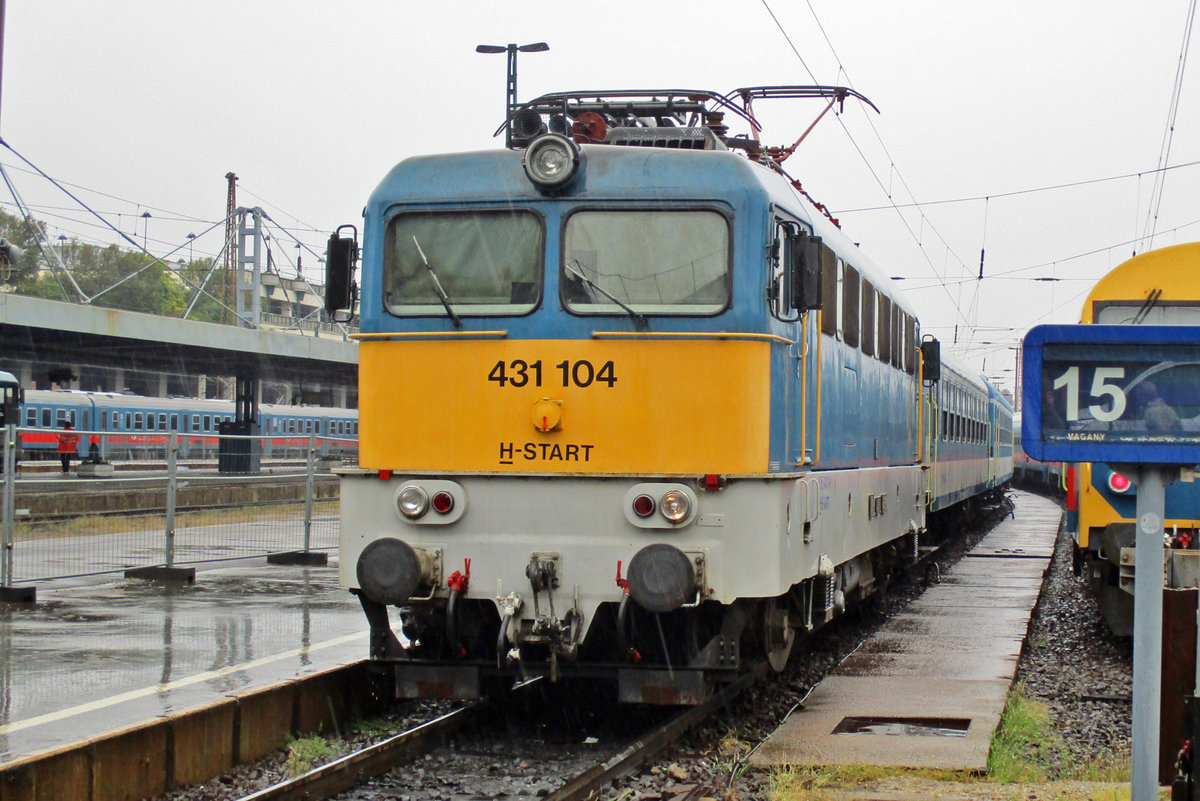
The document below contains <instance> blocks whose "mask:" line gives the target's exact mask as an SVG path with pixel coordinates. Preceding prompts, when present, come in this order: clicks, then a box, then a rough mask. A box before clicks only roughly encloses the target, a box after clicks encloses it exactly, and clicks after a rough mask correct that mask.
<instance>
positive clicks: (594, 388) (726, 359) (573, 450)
mask: <svg viewBox="0 0 1200 801" xmlns="http://www.w3.org/2000/svg"><path fill="white" fill-rule="evenodd" d="M770 355H771V343H770V342H764V341H737V340H733V341H711V340H710V341H671V340H665V341H620V340H617V341H597V340H519V341H513V340H507V339H505V340H492V341H480V340H462V341H440V342H429V341H397V340H386V341H364V342H362V344H361V346H360V352H359V436H360V448H359V463H360V465H361V466H362V467H366V468H368V469H373V470H384V469H386V470H399V471H404V470H413V471H501V472H505V471H511V472H536V473H546V472H551V473H553V472H563V473H651V474H655V473H667V474H705V473H760V472H766V470H767V463H768V451H769V442H768V440H769V434H770V392H771V390H770Z"/></svg>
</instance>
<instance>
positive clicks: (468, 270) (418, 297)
mask: <svg viewBox="0 0 1200 801" xmlns="http://www.w3.org/2000/svg"><path fill="white" fill-rule="evenodd" d="M544 250H545V233H544V229H543V225H542V221H541V218H540V217H538V216H537V215H536V214H534V213H532V212H529V211H521V210H504V211H482V210H480V211H445V212H419V213H417V212H412V213H403V214H398V215H396V216H395V217H393V218H392V219H391V220H390V221H389V222H388V225H387V231H386V233H385V235H384V252H383V292H384V306H385V307H386V308H387V310H388V311H389V312H390V313H392V314H394V315H397V316H403V317H427V316H431V315H437V316H443V315H445V314H446V308H445V306H444V305H443V302H442V300H443V299H442V297H441V295H440V293H439V291H438V289H439V287H440V288H441V291H442V292H443V293H444V295H445V301H446V303H447V304H448V305H449V306H450V307H451V308H452V309H453V310H454V312H455V314H461V315H514V314H527V313H529V312H530V311H533V309H534V308H536V306H537V303H538V299H539V297H540V296H541V284H542V258H543V257H542V254H543V252H544Z"/></svg>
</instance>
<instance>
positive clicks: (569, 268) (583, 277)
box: [563, 259, 646, 326]
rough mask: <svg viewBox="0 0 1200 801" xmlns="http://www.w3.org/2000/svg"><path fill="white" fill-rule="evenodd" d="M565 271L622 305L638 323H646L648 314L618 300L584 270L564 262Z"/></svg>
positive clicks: (641, 324) (574, 260)
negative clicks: (584, 272)
mask: <svg viewBox="0 0 1200 801" xmlns="http://www.w3.org/2000/svg"><path fill="white" fill-rule="evenodd" d="M571 261H572V262H574V263H575V264H579V260H578V259H572V260H571ZM563 271H564V272H567V273H570V274H571V275H573V276H575V277H576V278H578V279H579V280H580V281H582V282H583V283H584V284H586V285H587V286H589V287H591V288H592V289H594V290H596V291H597V292H599V293H600V294H601V295H603V296H604V297H606V298H608V299H609V300H611V301H612V302H613V303H615V304H617V305H618V306H620V307H621V309H622V310H624V312H625V313H626V314H628V315H629V316H630V317H632V318H633V321H634V322H635V323H637V324H638V325H639V326H644V325H645V324H646V315H644V314H639V313H638V312H635V311H634V310H633V309H631V308H629V307H628V306H626V305H625V304H624V303H622V302H621V301H619V300H617V298H616V296H614V295H613V294H612V293H611V292H609V291H608V290H606V289H605V288H604V287H602V286H600V285H599V284H597V283H596V282H595V281H593V280H592V279H590V278H588V277H587V276H586V275H584V274H583V271H582V270H579V269H576V268H575V267H572V266H571V265H570V264H564V265H563Z"/></svg>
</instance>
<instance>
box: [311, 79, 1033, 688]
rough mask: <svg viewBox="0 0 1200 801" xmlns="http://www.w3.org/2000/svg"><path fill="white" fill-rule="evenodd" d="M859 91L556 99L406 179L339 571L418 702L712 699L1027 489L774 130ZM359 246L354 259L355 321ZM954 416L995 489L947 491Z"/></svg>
mask: <svg viewBox="0 0 1200 801" xmlns="http://www.w3.org/2000/svg"><path fill="white" fill-rule="evenodd" d="M854 94H855V93H854V92H852V91H851V90H847V89H842V88H834V87H769V88H759V89H746V90H739V91H738V92H737V93H735V94H732V95H730V96H723V95H719V94H716V93H712V92H693V91H683V92H621V93H591V92H589V93H567V94H559V95H549V96H545V97H542V98H539V99H538V100H535V101H533V102H531V103H528V104H526V105H525V106H523V107H522V108H521V109H520V110H519V111H518V112H517V113H516V114H514V116H513V117H512V118H511V119H510V121H509V125H510V130H511V133H512V140H513V146H512V148H511V149H501V150H488V151H480V152H473V153H457V154H446V155H434V156H420V157H414V158H410V159H407V160H405V161H403V162H401V163H400V164H399V165H397V166H396V167H395V168H394V169H393V170H392V171H391V172H390V173H389V174H388V175H387V176H386V177H385V178H384V179H383V181H382V182H381V183H380V184H379V186H378V188H377V189H376V190H375V192H374V194H373V195H372V196H371V198H370V201H369V203H368V205H367V207H366V211H365V227H364V231H363V241H362V272H361V293H360V298H359V313H360V316H361V330H362V334H361V335H360V345H361V351H360V376H359V384H360V389H359V398H360V407H359V415H360V432H361V446H360V469H355V470H345V471H343V473H342V522H341V532H342V534H341V568H340V570H341V581H342V582H343V584H344V585H345V586H346V587H348V588H350V590H351V591H352V592H353V593H355V594H356V595H357V596H358V597H359V599H360V601H361V603H362V606H363V608H364V611H365V613H366V616H367V618H368V620H369V622H370V626H371V631H372V642H371V656H372V658H373V660H375V662H376V663H377V664H378V665H382V666H384V667H385V673H386V680H387V682H388V683H389V686H390V682H391V681H392V679H394V680H395V683H396V692H397V693H398V694H399V695H403V696H414V695H459V696H468V695H474V694H476V693H478V692H480V691H481V688H482V687H483V686H484V685H485V684H486V683H487V682H488V680H489V679H490V678H493V677H507V681H508V682H509V683H511V682H512V677H513V676H517V677H521V676H532V675H543V674H545V675H549V676H551V677H556V676H557V675H559V674H568V673H574V674H582V675H604V676H609V677H613V678H615V679H617V682H618V686H619V689H620V697H621V698H622V699H623V700H629V701H649V702H661V703H677V702H687V701H693V700H695V699H697V698H699V697H701V696H702V695H704V694H705V692H706V691H707V690H708V688H709V687H710V685H711V683H712V682H713V681H714V680H716V681H720V680H723V679H725V678H729V677H731V676H733V675H736V674H737V672H738V670H739V669H740V668H741V667H742V666H743V665H744V664H745V663H747V662H750V661H754V660H756V659H758V658H761V657H763V656H766V657H768V658H769V659H770V661H771V662H772V664H773V665H774V666H775V667H776V668H777V669H781V668H782V666H783V664H784V663H785V662H786V661H787V658H788V655H789V653H790V651H791V649H792V646H793V643H794V641H795V639H796V635H797V633H798V632H803V631H807V630H809V629H812V628H814V627H816V626H818V625H820V624H822V623H824V622H826V621H828V620H830V619H832V618H833V617H834V616H836V615H837V614H838V613H839V612H841V611H842V610H843V609H845V608H846V606H847V604H848V603H850V602H852V601H854V600H856V599H859V598H862V597H863V596H865V595H866V594H867V593H869V592H870V591H871V590H872V589H873V588H875V587H876V585H877V584H879V583H880V582H881V581H882V580H883V579H884V578H885V577H886V576H887V575H888V574H889V573H890V572H891V571H892V570H894V569H896V568H897V567H899V566H903V565H906V564H911V562H912V560H914V559H915V557H916V554H917V552H918V550H919V549H918V542H919V541H920V540H921V538H922V537H923V536H924V534H925V532H926V531H927V519H926V516H927V511H928V510H930V509H936V508H941V507H942V506H949V505H952V504H957V503H961V502H964V501H968V500H970V499H971V498H973V497H976V496H978V495H979V494H981V493H988V492H994V491H995V490H996V489H997V488H998V487H1000V486H1001V485H1002V484H1003V483H1004V482H1005V481H1006V480H1007V475H1005V474H1004V470H1003V469H1001V467H1000V465H1001V462H1000V456H999V454H998V453H994V452H993V451H992V450H990V449H992V448H994V446H995V443H996V441H997V440H996V439H995V436H996V430H997V429H996V419H997V414H1000V413H1010V412H1008V409H1007V407H1004V408H1003V409H1001V408H1000V407H999V405H998V404H995V403H993V402H990V401H989V395H988V392H987V389H986V386H985V385H984V384H983V383H982V382H981V381H979V380H978V379H975V378H970V379H968V378H964V377H963V375H964V373H959V372H952V371H949V370H947V371H945V372H943V375H944V376H947V378H946V379H944V381H943V382H942V386H944V387H946V389H945V391H944V393H945V395H946V397H947V400H946V401H942V400H940V398H941V394H939V393H930V392H929V387H930V386H932V384H929V385H927V384H925V383H924V382H923V374H922V371H923V364H924V360H923V351H922V347H921V332H920V326H919V323H918V321H917V316H916V312H915V310H914V309H913V308H912V307H910V306H909V305H908V303H907V301H906V300H905V299H904V298H903V297H901V296H900V294H899V292H897V291H896V289H895V288H894V286H893V285H892V283H891V282H890V281H889V280H888V279H887V277H886V273H885V272H883V271H881V270H879V269H878V268H876V267H875V265H873V264H872V263H871V262H870V260H869V259H867V258H866V256H865V255H864V254H863V253H861V252H860V251H858V250H857V249H856V248H855V247H854V246H853V245H852V243H851V242H850V241H849V240H848V239H847V237H846V236H844V235H843V234H842V232H841V231H840V230H839V229H838V228H837V226H836V225H835V224H834V223H833V222H831V221H830V220H829V219H826V217H825V216H822V214H821V213H820V212H819V211H818V210H817V208H816V207H815V206H814V205H813V204H812V203H810V202H809V201H808V200H806V198H805V196H804V195H803V193H802V192H801V191H800V190H799V184H797V183H795V182H793V181H792V180H791V179H790V178H789V177H787V176H786V175H785V174H784V173H783V171H782V169H781V168H780V167H779V162H780V161H782V159H783V158H784V157H785V155H786V152H785V151H781V150H779V149H771V148H766V147H764V146H762V145H760V143H759V142H758V141H757V139H756V137H757V124H756V123H755V122H754V117H753V113H752V109H751V102H752V101H753V100H754V99H760V98H768V97H813V96H816V97H821V98H823V99H824V100H825V101H826V102H828V103H830V104H832V103H834V102H842V101H844V99H845V97H846V96H847V95H854ZM730 120H738V121H740V122H741V123H742V125H743V127H746V128H748V129H749V130H750V132H751V133H750V135H749V136H744V137H735V136H732V135H730V134H729V132H728V129H727V127H726V123H727V122H728V121H730ZM345 228H348V226H346V227H343V229H339V231H341V230H344V229H345ZM357 247H358V243H357V241H356V239H351V238H349V237H342V236H340V235H335V236H334V237H332V238H331V240H330V275H329V282H328V283H329V287H330V297H329V301H328V303H329V306H330V308H331V310H332V309H339V308H340V309H346V308H348V307H350V306H351V301H352V299H351V294H352V292H351V288H352V286H353V285H352V281H351V273H352V270H353V256H354V254H356V253H357ZM926 350H927V351H928V352H929V353H930V354H933V353H934V352H935V351H936V349H935V348H933V347H927V348H926ZM931 366H940V364H932V365H924V369H926V370H927V371H928V368H929V367H931ZM925 377H926V378H928V377H929V376H928V374H927V375H926V376H925ZM953 382H957V385H961V387H962V391H961V392H960V393H958V394H955V393H951V392H950V391H949V387H950V386H951V384H952V383H953ZM968 401H969V402H968ZM945 403H953V404H955V405H954V406H953V408H949V407H947V408H945V409H943V405H942V404H945ZM943 412H946V414H945V415H944V414H943ZM943 417H945V420H946V421H947V422H946V423H943ZM946 424H952V425H955V426H957V428H955V429H954V432H955V433H954V434H953V437H954V439H953V440H948V441H947V443H946V445H947V446H949V445H950V444H951V442H952V443H953V448H949V447H945V448H942V449H941V450H940V452H941V453H946V452H947V451H948V450H953V452H954V453H955V456H956V458H962V459H964V460H967V461H970V463H971V465H972V466H973V467H978V466H981V469H979V470H975V469H973V470H970V471H954V470H947V471H945V472H944V473H942V474H937V480H936V481H935V480H934V477H935V473H933V472H932V471H931V467H932V466H933V465H932V461H931V460H932V459H933V457H934V455H935V454H936V453H938V452H939V451H938V450H936V449H935V448H934V445H933V444H934V443H935V442H936V441H937V437H938V436H940V433H939V430H940V427H941V426H943V425H946ZM989 460H992V461H989ZM965 463H966V462H965V461H964V464H965ZM1007 464H1008V465H1009V467H1008V470H1009V471H1011V452H1010V451H1009V460H1008V462H1007ZM976 477H978V478H979V479H980V480H978V481H976V480H975V478H976ZM968 480H970V481H971V483H970V484H969V485H968V484H966V483H965V482H967V481H968ZM393 609H394V610H396V611H391V610H393ZM393 616H395V617H397V619H398V622H399V624H400V629H401V631H399V632H397V631H396V629H395V628H394V627H393V625H392V622H393V621H392V618H393Z"/></svg>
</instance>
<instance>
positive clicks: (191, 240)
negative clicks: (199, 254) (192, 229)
mask: <svg viewBox="0 0 1200 801" xmlns="http://www.w3.org/2000/svg"><path fill="white" fill-rule="evenodd" d="M187 240H188V264H191V263H192V262H193V261H195V257H194V256H192V245H193V244H195V242H196V235H195V234H188V235H187Z"/></svg>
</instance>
